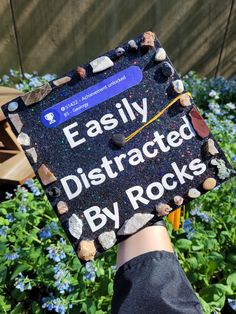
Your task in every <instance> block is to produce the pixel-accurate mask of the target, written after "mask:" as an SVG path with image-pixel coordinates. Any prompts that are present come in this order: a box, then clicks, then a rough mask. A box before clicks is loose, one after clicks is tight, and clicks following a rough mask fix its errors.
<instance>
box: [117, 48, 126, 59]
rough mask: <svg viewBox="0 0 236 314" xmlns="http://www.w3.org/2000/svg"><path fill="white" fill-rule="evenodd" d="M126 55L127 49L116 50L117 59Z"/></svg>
mask: <svg viewBox="0 0 236 314" xmlns="http://www.w3.org/2000/svg"><path fill="white" fill-rule="evenodd" d="M124 53H125V49H124V48H122V47H118V48H116V56H117V57H120V56H122V55H123V54H124Z"/></svg>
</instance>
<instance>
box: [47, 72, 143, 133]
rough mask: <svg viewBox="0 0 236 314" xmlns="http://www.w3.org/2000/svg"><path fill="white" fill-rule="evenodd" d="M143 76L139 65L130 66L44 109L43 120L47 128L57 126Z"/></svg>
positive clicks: (123, 89) (112, 95) (121, 90)
mask: <svg viewBox="0 0 236 314" xmlns="http://www.w3.org/2000/svg"><path fill="white" fill-rule="evenodd" d="M142 78H143V74H142V70H141V69H140V68H139V67H138V66H130V67H129V68H127V69H125V70H122V71H120V72H118V73H116V74H114V75H112V76H110V77H108V78H107V79H105V80H103V81H101V82H99V83H97V84H95V85H93V86H91V87H89V88H87V89H85V90H83V91H82V92H79V93H77V94H75V95H73V96H72V97H69V98H67V99H65V100H63V101H61V102H59V103H58V104H56V105H54V106H52V107H50V108H48V109H46V110H44V111H43V112H42V115H41V122H42V124H43V125H44V126H45V127H47V128H55V127H56V126H58V125H60V124H61V123H63V122H65V121H67V120H69V119H71V118H73V117H75V116H77V115H79V114H81V113H83V112H84V111H86V110H88V109H90V108H92V107H94V106H97V105H98V104H100V103H102V102H103V101H106V100H108V99H110V98H112V97H114V96H116V95H119V94H120V93H122V92H124V91H125V90H127V89H129V88H131V87H133V86H135V85H137V84H139V83H140V82H141V80H142Z"/></svg>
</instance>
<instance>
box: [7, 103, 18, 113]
mask: <svg viewBox="0 0 236 314" xmlns="http://www.w3.org/2000/svg"><path fill="white" fill-rule="evenodd" d="M18 107H19V105H18V103H17V102H16V101H12V102H10V103H9V104H8V106H7V110H8V111H9V112H14V111H16V110H17V109H18Z"/></svg>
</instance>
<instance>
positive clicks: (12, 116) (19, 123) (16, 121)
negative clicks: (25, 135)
mask: <svg viewBox="0 0 236 314" xmlns="http://www.w3.org/2000/svg"><path fill="white" fill-rule="evenodd" d="M8 117H9V118H10V120H11V123H12V124H13V125H14V128H15V129H16V131H17V133H20V132H21V130H22V128H23V123H22V121H21V118H20V116H19V115H18V113H13V114H11V113H9V115H8Z"/></svg>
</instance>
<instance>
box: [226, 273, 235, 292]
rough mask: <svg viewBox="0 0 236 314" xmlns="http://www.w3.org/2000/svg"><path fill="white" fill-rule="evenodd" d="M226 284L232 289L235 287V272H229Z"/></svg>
mask: <svg viewBox="0 0 236 314" xmlns="http://www.w3.org/2000/svg"><path fill="white" fill-rule="evenodd" d="M226 282H227V285H229V286H231V288H232V289H235V288H236V273H233V274H230V275H229V276H228V278H227V280H226Z"/></svg>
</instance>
